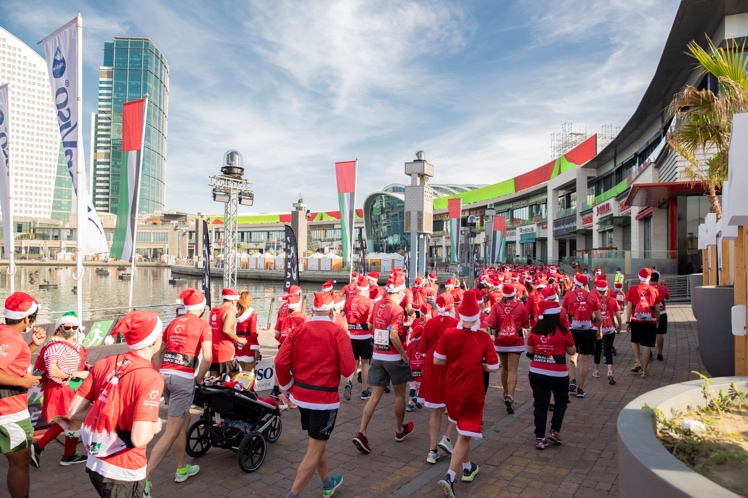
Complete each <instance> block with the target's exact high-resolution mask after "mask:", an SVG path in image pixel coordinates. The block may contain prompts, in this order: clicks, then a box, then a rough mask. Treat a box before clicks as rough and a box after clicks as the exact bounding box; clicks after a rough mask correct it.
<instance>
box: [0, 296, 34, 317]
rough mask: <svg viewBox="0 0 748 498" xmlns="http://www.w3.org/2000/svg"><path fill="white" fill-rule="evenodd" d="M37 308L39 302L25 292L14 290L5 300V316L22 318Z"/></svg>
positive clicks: (31, 313)
mask: <svg viewBox="0 0 748 498" xmlns="http://www.w3.org/2000/svg"><path fill="white" fill-rule="evenodd" d="M38 309H39V302H38V301H37V300H36V299H34V298H33V297H31V296H29V295H28V294H26V293H25V292H14V293H13V294H11V295H10V296H8V298H7V299H6V300H5V318H10V319H11V320H23V319H24V318H26V317H27V316H30V315H33V314H34V312H36V310H38Z"/></svg>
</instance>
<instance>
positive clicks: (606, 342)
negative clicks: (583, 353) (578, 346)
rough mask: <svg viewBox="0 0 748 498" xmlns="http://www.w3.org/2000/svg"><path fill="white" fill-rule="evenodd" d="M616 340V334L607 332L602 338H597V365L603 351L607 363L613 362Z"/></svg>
mask: <svg viewBox="0 0 748 498" xmlns="http://www.w3.org/2000/svg"><path fill="white" fill-rule="evenodd" d="M615 340H616V335H615V334H605V335H603V338H602V339H596V340H595V365H599V364H600V354H601V353H602V354H604V355H605V363H607V364H608V365H612V364H613V341H615Z"/></svg>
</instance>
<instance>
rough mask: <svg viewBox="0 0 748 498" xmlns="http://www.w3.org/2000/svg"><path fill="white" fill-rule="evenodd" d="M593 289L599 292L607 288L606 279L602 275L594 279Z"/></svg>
mask: <svg viewBox="0 0 748 498" xmlns="http://www.w3.org/2000/svg"><path fill="white" fill-rule="evenodd" d="M595 289H597V290H599V291H600V292H602V291H606V290H608V279H607V278H605V277H603V278H598V279H597V280H595Z"/></svg>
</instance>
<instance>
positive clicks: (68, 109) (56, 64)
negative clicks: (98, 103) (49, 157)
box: [42, 17, 109, 255]
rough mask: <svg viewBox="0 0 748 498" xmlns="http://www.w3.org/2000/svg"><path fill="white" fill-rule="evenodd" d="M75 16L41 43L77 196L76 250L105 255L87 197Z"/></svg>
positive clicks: (101, 230) (97, 221)
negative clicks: (79, 100) (80, 119)
mask: <svg viewBox="0 0 748 498" xmlns="http://www.w3.org/2000/svg"><path fill="white" fill-rule="evenodd" d="M79 19H80V17H76V18H75V19H73V20H72V21H70V22H69V23H67V24H66V25H65V26H63V27H62V28H60V29H58V30H57V31H55V32H54V33H52V34H51V35H49V36H48V37H46V38H45V39H44V40H42V43H44V53H45V54H46V57H47V69H48V71H49V82H50V84H51V86H52V98H53V100H54V104H55V108H56V109H55V110H56V112H57V121H58V123H59V125H60V136H61V137H62V148H63V151H64V153H65V159H66V160H67V162H68V164H67V166H68V171H69V172H70V177H71V178H72V179H73V189H74V190H75V193H76V195H77V196H78V203H77V206H78V248H79V250H80V252H81V255H90V254H100V253H108V252H109V246H108V245H107V242H106V236H105V235H104V228H103V226H102V224H101V220H100V219H99V215H98V214H97V213H96V210H95V209H94V208H93V204H92V203H91V199H90V197H89V195H88V187H87V185H88V182H87V181H86V172H85V166H84V165H85V162H84V160H83V130H82V129H81V126H80V121H79V118H80V116H79V107H80V106H79V102H78V98H79V97H82V95H81V93H80V89H81V86H80V85H81V81H79V78H80V74H81V73H80V64H81V57H80V54H79V53H78V50H79V49H78V47H79V46H80V45H81V43H80V40H78V21H79Z"/></svg>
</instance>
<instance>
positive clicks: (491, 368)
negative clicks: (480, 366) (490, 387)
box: [486, 363, 501, 372]
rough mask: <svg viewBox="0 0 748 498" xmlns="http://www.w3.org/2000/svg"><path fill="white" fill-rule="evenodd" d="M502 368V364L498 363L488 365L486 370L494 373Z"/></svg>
mask: <svg viewBox="0 0 748 498" xmlns="http://www.w3.org/2000/svg"><path fill="white" fill-rule="evenodd" d="M500 366H501V364H500V363H497V364H496V365H489V364H486V368H488V369H489V370H490V371H492V372H494V371H496V370H498V369H499V367H500Z"/></svg>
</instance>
